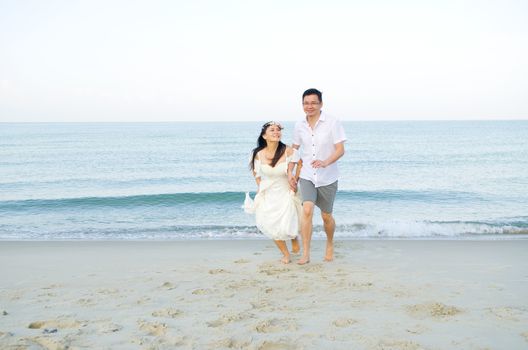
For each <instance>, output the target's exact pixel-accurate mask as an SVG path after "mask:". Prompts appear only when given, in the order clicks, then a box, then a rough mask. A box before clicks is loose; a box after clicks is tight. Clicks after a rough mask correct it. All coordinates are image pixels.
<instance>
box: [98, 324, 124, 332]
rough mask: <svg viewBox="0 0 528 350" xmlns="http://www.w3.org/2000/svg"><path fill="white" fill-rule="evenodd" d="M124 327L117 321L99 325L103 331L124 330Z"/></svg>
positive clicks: (100, 330)
mask: <svg viewBox="0 0 528 350" xmlns="http://www.w3.org/2000/svg"><path fill="white" fill-rule="evenodd" d="M122 329H123V327H122V326H120V325H118V324H115V323H105V324H103V325H101V326H100V327H99V332H101V333H116V332H119V331H120V330H122Z"/></svg>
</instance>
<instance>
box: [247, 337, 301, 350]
mask: <svg viewBox="0 0 528 350" xmlns="http://www.w3.org/2000/svg"><path fill="white" fill-rule="evenodd" d="M257 349H258V350H279V349H280V350H295V349H301V347H300V346H298V345H296V344H295V343H294V342H293V341H292V340H288V339H284V340H282V339H281V340H279V341H270V340H264V341H263V342H262V343H261V344H258V345H257Z"/></svg>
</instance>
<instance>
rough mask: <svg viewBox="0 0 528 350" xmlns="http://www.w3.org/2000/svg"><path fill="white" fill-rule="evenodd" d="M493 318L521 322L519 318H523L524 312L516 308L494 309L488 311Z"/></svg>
mask: <svg viewBox="0 0 528 350" xmlns="http://www.w3.org/2000/svg"><path fill="white" fill-rule="evenodd" d="M487 310H488V312H490V313H491V314H492V315H493V316H495V317H497V318H499V319H501V320H506V321H514V322H518V321H520V320H519V318H522V316H523V314H524V311H525V310H523V309H521V308H515V307H508V306H505V307H492V308H488V309H487Z"/></svg>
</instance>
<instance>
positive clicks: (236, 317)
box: [207, 312, 255, 328]
mask: <svg viewBox="0 0 528 350" xmlns="http://www.w3.org/2000/svg"><path fill="white" fill-rule="evenodd" d="M249 318H255V315H253V314H252V313H249V312H241V313H238V314H226V315H222V317H220V318H219V319H217V320H214V321H211V322H207V325H208V326H209V327H213V328H216V327H220V326H223V325H225V324H228V323H233V322H236V321H241V320H247V319H249Z"/></svg>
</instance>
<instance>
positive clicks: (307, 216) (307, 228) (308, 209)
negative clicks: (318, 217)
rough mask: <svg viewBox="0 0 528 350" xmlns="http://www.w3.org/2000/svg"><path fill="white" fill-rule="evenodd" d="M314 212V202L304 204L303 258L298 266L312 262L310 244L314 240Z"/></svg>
mask: <svg viewBox="0 0 528 350" xmlns="http://www.w3.org/2000/svg"><path fill="white" fill-rule="evenodd" d="M313 212H314V204H313V202H304V203H303V210H302V218H301V236H302V245H303V255H302V258H301V259H300V260H299V261H297V264H299V265H304V264H307V263H309V262H310V243H311V240H312V218H313Z"/></svg>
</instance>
